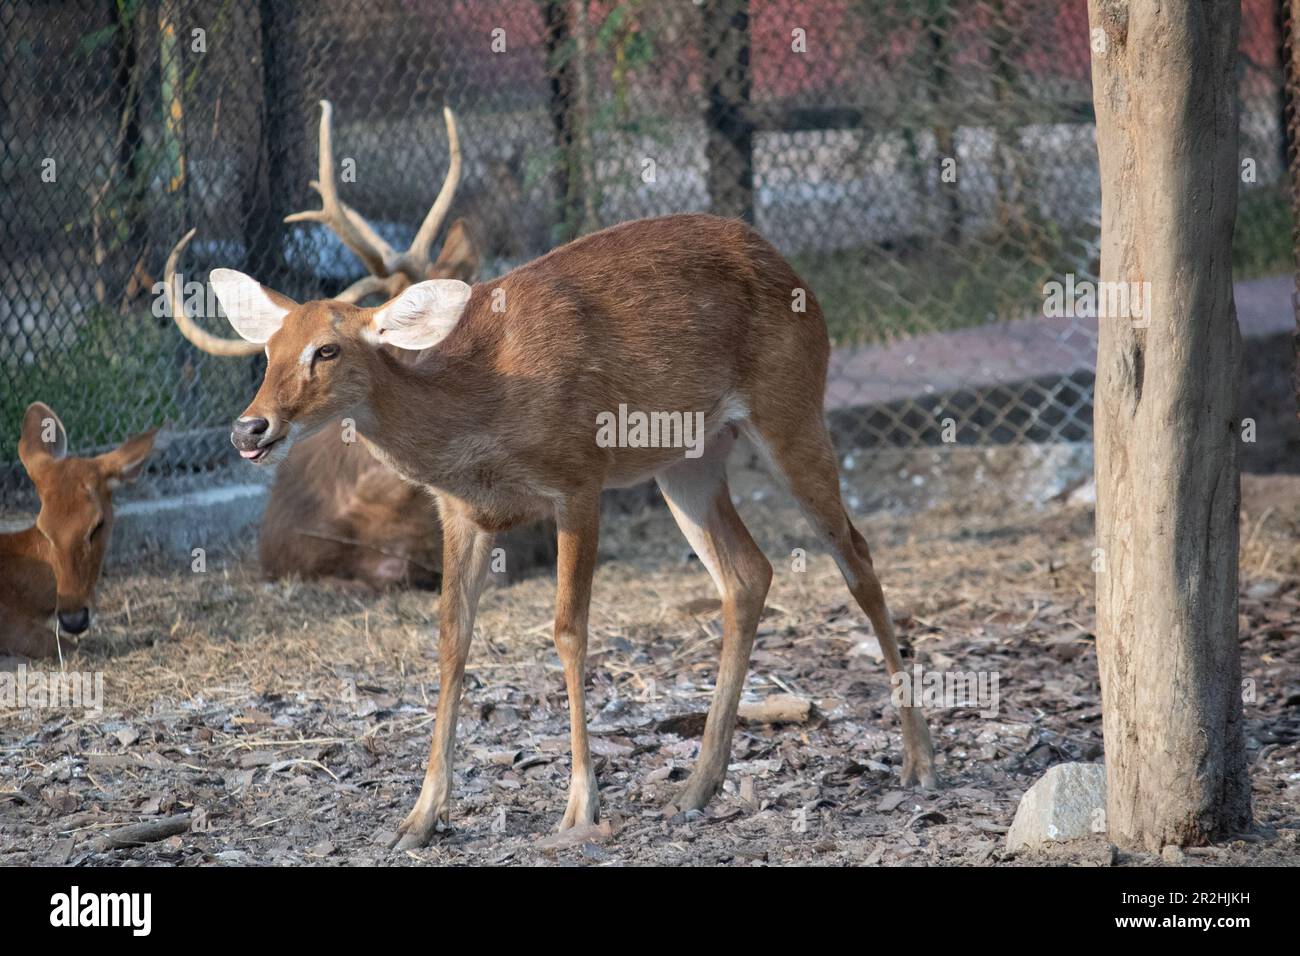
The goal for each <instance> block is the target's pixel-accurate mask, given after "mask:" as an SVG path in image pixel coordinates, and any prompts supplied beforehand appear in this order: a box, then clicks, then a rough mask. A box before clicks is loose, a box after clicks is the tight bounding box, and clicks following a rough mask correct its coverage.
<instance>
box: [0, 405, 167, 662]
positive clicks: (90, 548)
mask: <svg viewBox="0 0 1300 956" xmlns="http://www.w3.org/2000/svg"><path fill="white" fill-rule="evenodd" d="M156 432H157V429H153V430H151V431H147V432H143V433H141V434H139V435H136V436H135V437H134V438H128V439H127V440H126V441H124V442H123V443H122V444H121V445H120V446H118V447H117V448H115V449H114V450H113V451H110V452H106V453H104V454H102V455H98V456H96V457H95V458H69V457H68V435H67V432H66V431H65V430H64V427H63V422H61V421H60V420H59V416H58V415H56V414H55V413H54V410H53V409H52V408H50V407H49V406H48V405H46V404H44V403H42V402H34V403H32V404H31V405H29V406H28V407H27V413H26V414H25V415H24V416H23V428H22V437H21V438H20V439H19V441H18V458H19V460H20V461H21V462H22V464H23V468H24V469H26V471H27V475H28V477H30V478H31V479H32V483H33V484H34V485H35V486H36V493H37V495H38V497H39V498H40V502H41V510H40V513H39V514H38V515H37V516H36V524H34V525H33V526H32V527H30V528H27V529H25V530H23V531H15V532H13V533H11V534H0V653H12V654H25V655H26V656H28V657H49V656H52V655H53V654H54V653H55V652H56V651H57V649H58V646H57V643H56V638H55V632H54V630H53V628H51V627H50V626H48V625H47V624H46V619H47V618H49V617H50V615H54V616H56V617H57V619H58V622H59V627H60V628H61V629H62V630H63V631H65V632H67V633H68V634H81V633H82V632H84V631H85V630H86V628H88V627H89V626H90V609H91V605H92V604H93V602H94V597H95V584H96V583H97V582H98V580H99V569H100V565H101V564H102V563H103V560H104V549H105V548H106V547H107V545H108V536H109V532H111V531H112V529H113V489H114V488H116V487H118V486H119V485H120V484H121V483H122V482H124V481H134V480H135V479H136V478H137V477H139V475H140V472H141V471H142V470H143V469H144V463H145V460H146V459H147V458H148V457H149V454H150V452H152V451H153V443H154V435H155V434H156Z"/></svg>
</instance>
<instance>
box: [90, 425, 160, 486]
mask: <svg viewBox="0 0 1300 956" xmlns="http://www.w3.org/2000/svg"><path fill="white" fill-rule="evenodd" d="M157 435H158V429H156V428H151V429H149V430H148V431H147V432H141V433H140V434H138V435H133V436H132V437H130V438H128V439H127V440H126V441H124V442H122V444H120V445H118V446H117V447H116V448H114V449H113V450H112V451H107V452H104V454H102V455H100V456H99V457H98V458H96V459H95V461H96V462H97V463H98V464H99V469H100V474H102V475H103V476H104V477H105V478H106V479H108V485H109V487H110V488H116V487H118V486H119V485H121V484H122V483H123V482H127V481H135V480H136V479H137V478H139V477H140V474H141V472H143V471H144V463H145V462H146V461H148V460H149V456H150V455H151V454H153V443H154V439H155V438H156V437H157Z"/></svg>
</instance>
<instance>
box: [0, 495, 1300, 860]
mask: <svg viewBox="0 0 1300 956" xmlns="http://www.w3.org/2000/svg"><path fill="white" fill-rule="evenodd" d="M734 485H735V487H736V489H737V492H738V497H739V498H740V499H741V504H740V508H741V512H742V515H743V516H744V517H745V519H746V521H747V523H748V524H749V525H750V527H751V528H752V529H753V531H754V533H755V537H756V538H757V539H758V540H759V542H760V544H762V545H763V546H764V549H765V551H766V552H767V554H768V556H769V558H771V559H772V561H773V564H774V567H775V569H776V575H775V578H774V582H773V587H772V592H771V595H770V598H769V601H768V609H767V612H766V614H765V616H764V618H763V620H762V623H761V626H760V631H759V636H758V641H757V645H756V649H755V652H754V657H753V661H752V665H751V669H750V675H749V680H748V685H747V688H746V699H747V700H751V701H758V700H762V699H765V698H768V697H770V696H772V695H775V694H794V695H799V696H803V697H807V698H810V699H812V700H813V701H814V703H815V710H814V712H813V713H812V715H811V716H810V718H809V719H807V720H805V721H802V722H797V723H787V724H783V725H777V726H773V725H767V724H747V725H742V726H741V727H740V728H739V729H738V730H737V732H736V738H735V743H734V746H733V756H732V764H731V767H730V772H729V774H728V781H727V785H726V790H725V792H724V793H722V794H720V795H719V797H718V798H717V799H715V800H714V802H713V803H712V804H711V805H710V806H709V807H708V808H707V810H706V811H705V812H704V813H703V814H691V815H689V816H686V817H683V816H681V815H677V816H670V815H668V814H666V813H665V812H664V810H663V809H662V804H663V802H664V801H665V799H666V798H668V797H669V796H670V795H671V793H672V790H673V788H674V787H675V786H677V785H678V782H679V781H680V780H682V779H684V777H685V775H686V773H687V772H688V770H689V768H690V766H691V765H692V761H693V759H694V756H695V753H696V750H697V747H698V737H697V736H692V734H698V724H699V721H698V720H696V719H690V718H689V715H692V714H700V713H702V712H703V711H704V709H705V708H706V707H707V702H708V695H709V692H710V691H711V689H712V680H713V676H714V669H715V664H716V658H717V651H718V643H719V640H718V639H719V634H720V621H719V615H718V603H717V601H716V598H715V595H714V592H713V589H712V586H711V584H710V582H709V579H708V576H707V575H706V574H705V573H704V571H703V569H702V568H701V567H700V565H699V564H698V562H697V561H695V560H694V559H693V558H692V557H691V556H690V554H689V551H688V549H687V546H686V545H685V543H684V541H683V539H682V538H681V536H680V534H679V533H678V532H677V530H676V528H675V526H674V525H673V524H672V520H671V518H670V517H669V515H668V514H667V512H666V511H665V510H664V509H662V508H659V509H650V510H647V511H645V512H644V513H642V514H639V515H636V516H632V517H624V518H621V519H613V518H611V519H609V520H607V521H606V525H605V532H604V539H603V542H602V564H601V567H600V568H599V570H598V572H597V580H596V587H595V597H594V601H593V608H592V615H591V653H590V658H589V665H588V674H589V678H588V688H589V690H588V704H589V718H590V721H591V725H592V733H593V745H592V746H593V751H594V754H595V755H596V759H597V775H598V778H599V782H600V787H601V800H602V809H603V813H604V819H605V821H607V823H608V826H607V827H606V828H605V829H604V830H603V831H602V832H601V833H599V834H596V835H595V839H593V840H592V841H590V842H585V843H581V844H578V845H566V844H565V843H564V841H557V840H556V839H555V838H554V837H553V833H554V830H555V827H556V825H557V823H558V821H559V819H560V816H561V814H562V812H563V809H564V803H565V788H566V785H567V777H568V752H567V747H568V744H567V733H568V721H567V712H566V703H565V697H564V686H563V680H562V675H561V671H560V667H559V662H558V659H557V657H556V654H555V651H554V648H553V647H552V644H551V637H550V615H551V610H552V588H553V585H552V582H551V579H550V578H549V577H548V576H545V575H543V576H540V577H534V578H531V579H528V580H525V581H523V582H521V583H518V584H514V585H510V586H502V587H494V588H491V589H489V590H488V592H487V593H486V594H485V596H484V598H483V601H482V604H481V608H480V613H479V619H478V625H477V628H476V638H475V645H474V648H473V651H472V652H471V658H470V670H469V676H468V679H467V692H466V694H465V699H464V701H463V703H462V707H461V711H460V724H459V732H458V742H457V764H456V777H455V791H454V804H453V807H452V826H451V828H450V830H449V831H447V832H445V833H443V834H441V835H440V836H439V838H438V839H437V841H436V842H435V844H434V845H432V846H430V847H428V848H426V849H423V850H418V851H414V852H409V853H397V852H395V851H391V850H389V849H388V848H387V847H388V842H389V840H390V839H391V838H392V835H393V831H394V829H395V827H396V826H397V824H398V823H399V822H400V820H401V819H402V817H403V816H404V815H405V813H406V811H407V810H408V809H409V808H410V806H411V805H412V803H413V802H414V800H415V797H416V794H417V793H418V790H419V786H420V781H421V778H422V775H423V771H424V762H425V757H426V755H427V748H428V741H429V734H430V731H431V729H432V721H433V716H432V714H433V703H434V701H435V700H436V695H437V689H438V688H437V656H436V636H435V635H436V628H437V623H436V618H437V603H438V597H437V594H436V593H432V592H401V593H390V594H385V595H371V594H365V593H353V592H348V591H344V590H341V589H339V588H336V587H333V586H329V585H321V584H310V585H309V584H302V583H292V582H290V583H285V582H280V583H267V582H264V581H261V580H259V579H258V578H257V576H256V574H255V567H254V565H253V563H252V562H250V561H249V560H248V558H247V557H243V556H238V555H234V556H227V557H225V558H220V557H212V558H211V559H210V560H209V564H208V566H207V569H206V571H204V572H202V573H195V572H193V571H191V569H190V568H189V567H188V566H185V567H180V568H177V567H148V568H140V569H139V570H137V571H136V572H135V573H131V574H128V575H122V574H121V573H119V574H117V575H115V576H112V577H110V578H108V579H106V580H105V581H104V582H103V585H102V588H101V595H100V601H99V613H98V624H97V627H96V629H95V630H94V632H93V634H92V636H90V637H88V638H86V639H85V640H83V641H82V642H81V643H80V645H79V646H78V647H76V648H69V649H68V655H67V658H66V661H65V666H66V668H67V670H68V671H77V672H82V671H89V672H102V673H103V675H104V690H103V712H102V713H101V714H98V715H96V714H93V713H87V712H85V711H81V710H50V709H39V708H28V709H26V710H23V711H18V712H14V711H9V712H5V713H0V863H3V864H9V865H21V864H29V863H54V864H63V863H69V864H78V865H92V864H93V865H123V864H132V863H135V864H138V863H159V864H176V865H184V866H193V865H205V864H321V865H348V864H431V863H438V864H448V863H451V864H556V863H560V864H575V863H576V864H591V865H602V864H603V865H614V864H670V865H679V864H705V865H708V864H811V863H816V864H886V865H936V864H951V865H987V864H1004V865H1022V864H1044V863H1047V864H1059V863H1072V864H1082V865H1110V864H1114V863H1118V864H1120V865H1134V864H1149V863H1161V862H1162V861H1161V860H1160V859H1159V858H1156V857H1147V856H1143V855H1130V854H1118V855H1115V854H1112V851H1111V848H1110V847H1109V846H1108V845H1107V844H1106V842H1105V841H1104V839H1103V838H1101V837H1098V838H1096V839H1095V840H1092V841H1087V842H1083V843H1078V844H1072V845H1069V846H1062V847H1058V848H1053V849H1052V850H1050V851H1045V852H1041V853H1036V854H1032V855H1022V856H1014V855H1010V854H1008V853H1007V852H1006V851H1005V849H1004V836H1005V833H1006V830H1007V828H1008V826H1009V825H1010V823H1011V819H1012V816H1013V815H1014V812H1015V808H1016V804H1017V801H1018V799H1019V797H1020V795H1021V794H1022V793H1023V792H1024V790H1025V789H1026V788H1027V787H1028V786H1029V785H1030V784H1032V783H1033V782H1034V780H1036V779H1037V778H1038V776H1039V775H1040V774H1041V773H1042V772H1043V770H1044V769H1045V768H1046V767H1048V766H1049V765H1051V764H1053V763H1057V762H1060V761H1065V760H1085V761H1095V760H1098V759H1100V757H1101V753H1102V748H1101V711H1100V706H1099V699H1098V697H1099V686H1098V679H1097V665H1096V653H1095V646H1094V634H1093V626H1094V616H1093V611H1092V592H1093V577H1094V572H1093V570H1092V562H1093V548H1094V543H1093V540H1092V514H1091V511H1090V509H1089V508H1088V507H1087V506H1086V505H1069V504H1065V503H1052V504H1048V505H1045V506H1041V507H1033V506H1027V505H1022V506H1018V507H1015V506H1008V507H1004V508H994V509H990V508H988V507H987V506H986V504H985V503H981V504H980V505H979V506H978V507H977V506H976V503H975V502H974V501H973V500H970V499H960V500H958V502H957V503H956V504H951V505H947V506H944V507H941V508H934V509H930V510H927V511H925V512H923V513H921V514H904V513H900V512H898V511H897V510H895V511H894V512H892V513H891V512H890V511H888V510H886V511H884V512H881V511H877V512H876V513H875V514H874V516H871V517H867V518H865V519H864V520H860V521H859V525H860V527H862V528H863V530H864V532H865V533H866V535H867V537H868V539H869V540H870V541H871V544H872V547H873V551H874V552H875V557H876V564H877V567H878V568H879V569H880V571H881V576H882V579H883V581H884V584H885V587H886V591H887V594H888V598H889V600H890V603H891V606H892V608H893V611H894V615H895V617H896V619H897V620H898V622H899V627H900V632H901V634H902V635H903V636H904V638H905V640H906V641H907V642H908V643H909V644H910V646H911V653H912V660H913V661H914V662H916V663H920V664H922V665H923V666H924V667H926V668H927V669H934V670H950V671H951V670H960V671H973V672H983V673H986V674H995V675H997V678H998V698H997V707H996V713H992V712H991V708H989V707H988V706H983V707H982V708H976V707H969V706H966V707H945V708H937V709H931V710H930V711H929V719H930V724H931V728H932V730H933V732H934V737H935V744H936V749H937V752H938V755H939V756H938V760H939V767H940V772H941V774H942V777H943V788H942V789H940V790H938V791H934V792H922V791H914V790H911V789H903V788H901V787H900V786H899V765H900V759H901V758H900V754H899V748H900V740H899V733H898V723H897V720H896V718H895V716H894V710H893V708H892V707H891V706H890V702H889V693H890V687H889V684H888V681H887V679H886V677H885V673H884V669H883V666H882V665H881V663H880V662H879V660H878V659H877V658H876V656H875V652H876V651H878V648H876V647H875V646H874V643H873V640H872V637H871V634H870V629H869V625H868V624H867V623H866V620H865V618H864V617H863V616H862V615H861V613H860V612H859V611H858V609H857V608H856V606H854V605H852V604H851V601H850V598H849V595H848V592H847V590H846V588H845V587H844V585H843V582H842V581H841V579H840V577H839V575H838V573H837V571H836V569H835V566H834V564H833V562H832V561H831V560H830V559H829V557H827V556H826V555H825V554H823V553H822V552H821V551H820V550H819V548H818V547H817V545H816V543H815V542H814V541H813V539H812V537H811V535H810V534H809V533H808V532H807V530H806V527H805V526H804V525H803V523H802V521H801V520H800V519H798V517H797V516H796V515H795V514H794V512H793V509H791V508H790V507H789V503H788V502H785V501H783V500H781V499H780V497H779V496H778V495H776V494H775V493H771V492H768V491H767V490H766V486H765V485H764V484H762V483H758V482H750V481H749V480H748V478H747V476H745V475H741V476H740V478H739V480H737V481H736V482H735V483H734ZM850 500H852V498H851V499H850ZM874 500H879V496H877V498H876V499H874ZM1244 512H1245V513H1244V516H1243V521H1242V543H1243V553H1242V565H1241V566H1242V574H1241V578H1242V651H1243V660H1244V676H1245V677H1247V678H1249V679H1251V680H1253V681H1254V699H1253V701H1251V702H1248V703H1247V704H1246V718H1247V719H1246V729H1247V738H1248V743H1247V745H1248V747H1249V756H1250V760H1251V772H1252V779H1253V784H1254V800H1255V817H1256V820H1257V826H1256V828H1255V829H1254V831H1253V832H1251V833H1249V834H1246V835H1244V836H1243V838H1241V839H1237V840H1234V841H1232V842H1230V843H1227V844H1224V845H1221V846H1215V847H1209V848H1202V849H1189V850H1188V851H1187V853H1186V856H1185V858H1184V862H1186V863H1187V864H1226V863H1246V864H1277V863H1295V862H1297V859H1298V858H1300V847H1298V846H1297V834H1298V833H1300V830H1297V815H1296V808H1297V794H1298V792H1300V766H1298V765H1297V755H1298V751H1300V644H1298V643H1297V641H1296V639H1295V638H1296V635H1297V633H1300V548H1298V547H1297V544H1296V542H1297V541H1300V479H1297V478H1295V477H1272V478H1267V479H1250V478H1248V479H1247V482H1246V495H1245V505H1244ZM858 513H859V514H860V515H861V514H864V513H867V514H870V512H869V511H867V507H866V506H865V505H864V506H863V507H862V508H860V509H859V510H858ZM250 544H251V543H250ZM795 549H806V552H807V565H806V570H803V571H800V570H797V569H796V564H797V559H798V555H797V554H796V553H794V552H795ZM250 554H251V548H250ZM18 663H19V662H17V661H14V660H12V659H11V660H8V661H6V662H3V663H0V668H8V669H11V670H12V669H14V668H16V667H17V666H18ZM40 666H42V667H45V668H49V667H54V668H57V666H58V665H57V662H56V663H54V664H52V665H51V664H43V665H40ZM982 703H984V704H985V705H987V702H982ZM669 718H674V719H673V720H671V721H669ZM682 718H687V719H682ZM666 721H667V723H665V722H666ZM692 725H694V726H692ZM183 813H189V814H190V823H191V829H190V830H189V831H188V832H185V833H183V834H179V835H176V836H172V837H170V838H169V839H166V840H162V841H159V842H154V843H150V844H148V845H147V846H143V847H138V848H130V849H103V848H102V845H101V844H100V842H99V838H100V837H101V836H102V835H103V833H104V832H105V831H108V830H111V829H113V828H115V827H118V826H121V825H123V824H127V823H135V822H139V821H148V820H154V819H158V818H162V817H167V816H170V815H176V814H183Z"/></svg>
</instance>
